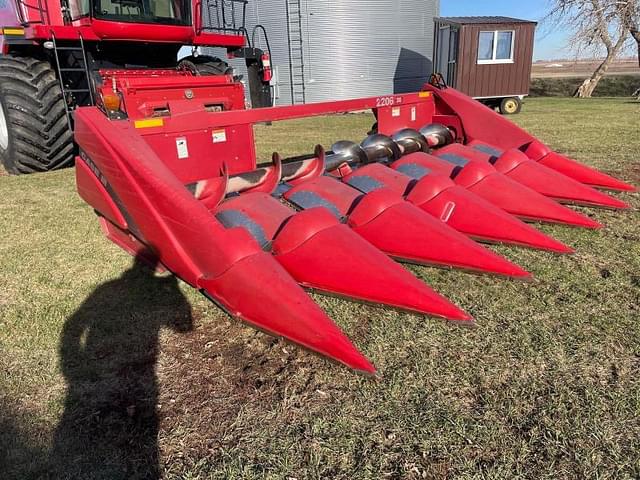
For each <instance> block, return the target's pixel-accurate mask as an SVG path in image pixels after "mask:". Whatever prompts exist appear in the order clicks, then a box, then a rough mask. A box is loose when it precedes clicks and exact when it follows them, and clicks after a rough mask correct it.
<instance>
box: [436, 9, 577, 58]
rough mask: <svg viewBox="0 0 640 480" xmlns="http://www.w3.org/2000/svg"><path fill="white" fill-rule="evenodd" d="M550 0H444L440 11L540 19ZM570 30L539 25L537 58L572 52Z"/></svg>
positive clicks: (457, 14) (536, 45) (447, 13)
mask: <svg viewBox="0 0 640 480" xmlns="http://www.w3.org/2000/svg"><path fill="white" fill-rule="evenodd" d="M548 7H549V3H548V1H547V0H484V1H483V0H441V1H440V15H442V16H443V17H447V16H450V17H453V16H469V15H501V16H505V17H516V18H523V19H526V20H534V21H538V22H539V21H540V20H541V19H542V18H543V17H544V16H545V14H546V13H547V9H548ZM567 38H568V34H567V33H566V32H562V31H561V30H559V29H555V30H552V29H551V28H549V27H548V26H546V25H545V26H540V25H538V28H537V30H536V43H535V47H534V52H533V57H534V59H535V60H552V59H557V58H567V57H570V56H571V53H570V52H569V51H568V49H567V48H566V45H567Z"/></svg>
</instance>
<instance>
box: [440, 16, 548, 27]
mask: <svg viewBox="0 0 640 480" xmlns="http://www.w3.org/2000/svg"><path fill="white" fill-rule="evenodd" d="M434 20H435V21H437V22H440V23H452V24H456V25H474V24H475V25H477V24H496V23H498V24H499V23H537V22H534V21H532V20H522V19H520V18H511V17H499V16H495V17H494V16H491V17H438V18H435V19H434Z"/></svg>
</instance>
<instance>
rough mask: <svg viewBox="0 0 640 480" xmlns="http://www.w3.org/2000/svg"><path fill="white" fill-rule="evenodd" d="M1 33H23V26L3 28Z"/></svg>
mask: <svg viewBox="0 0 640 480" xmlns="http://www.w3.org/2000/svg"><path fill="white" fill-rule="evenodd" d="M2 33H4V34H5V35H24V28H3V29H2Z"/></svg>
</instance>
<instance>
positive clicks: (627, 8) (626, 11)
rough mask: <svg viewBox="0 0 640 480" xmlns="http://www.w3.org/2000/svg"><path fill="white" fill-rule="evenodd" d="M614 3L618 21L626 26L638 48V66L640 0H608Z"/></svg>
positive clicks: (639, 60) (639, 59)
mask: <svg viewBox="0 0 640 480" xmlns="http://www.w3.org/2000/svg"><path fill="white" fill-rule="evenodd" d="M610 1H614V2H615V4H616V11H617V13H618V17H619V21H620V22H622V23H623V24H625V25H626V26H627V28H628V29H629V33H630V34H631V37H632V38H633V40H634V41H635V42H636V46H637V50H638V66H639V67H640V0H617V1H616V0H610Z"/></svg>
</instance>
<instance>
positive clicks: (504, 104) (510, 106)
mask: <svg viewBox="0 0 640 480" xmlns="http://www.w3.org/2000/svg"><path fill="white" fill-rule="evenodd" d="M520 110H522V100H520V99H519V98H518V97H508V98H503V99H502V100H501V101H500V113H501V114H503V115H515V114H516V113H520Z"/></svg>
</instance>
